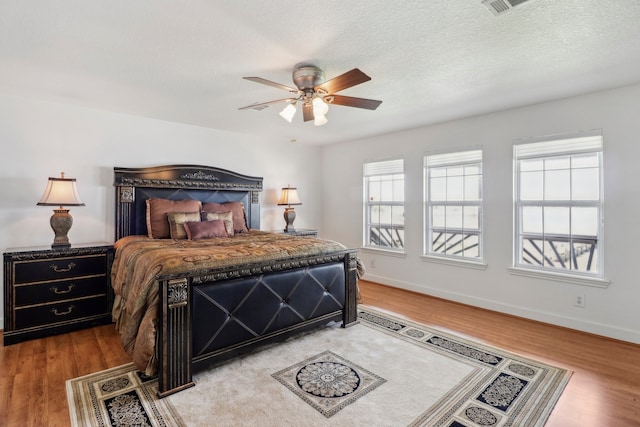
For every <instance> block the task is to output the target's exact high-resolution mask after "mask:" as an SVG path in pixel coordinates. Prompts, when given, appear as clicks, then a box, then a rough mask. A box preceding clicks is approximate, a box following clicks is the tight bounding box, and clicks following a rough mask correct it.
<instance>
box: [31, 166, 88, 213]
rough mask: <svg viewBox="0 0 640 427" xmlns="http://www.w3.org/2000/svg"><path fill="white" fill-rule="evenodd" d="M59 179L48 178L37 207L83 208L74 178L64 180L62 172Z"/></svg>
mask: <svg viewBox="0 0 640 427" xmlns="http://www.w3.org/2000/svg"><path fill="white" fill-rule="evenodd" d="M61 175H62V176H61V177H60V178H49V182H48V183H47V188H46V189H45V190H44V194H43V195H42V197H41V198H40V201H39V202H38V206H61V207H62V206H84V203H82V200H80V196H79V195H78V189H77V188H76V179H75V178H65V177H64V172H63V173H62V174H61Z"/></svg>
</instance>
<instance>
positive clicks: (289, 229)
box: [284, 207, 296, 233]
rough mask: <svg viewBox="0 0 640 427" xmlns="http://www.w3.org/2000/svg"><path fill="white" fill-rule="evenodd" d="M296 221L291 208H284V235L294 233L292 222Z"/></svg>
mask: <svg viewBox="0 0 640 427" xmlns="http://www.w3.org/2000/svg"><path fill="white" fill-rule="evenodd" d="M295 219H296V211H294V210H293V208H292V207H288V208H284V220H285V222H286V223H287V225H286V226H285V227H284V232H285V233H295V231H296V229H295V228H293V221H294V220H295Z"/></svg>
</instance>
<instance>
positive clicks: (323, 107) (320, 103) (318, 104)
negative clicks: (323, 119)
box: [312, 97, 329, 116]
mask: <svg viewBox="0 0 640 427" xmlns="http://www.w3.org/2000/svg"><path fill="white" fill-rule="evenodd" d="M312 104H313V115H314V116H324V115H325V114H327V112H328V111H329V106H328V105H327V103H326V102H324V100H323V99H322V98H320V97H315V98H313V101H312Z"/></svg>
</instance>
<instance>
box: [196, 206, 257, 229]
mask: <svg viewBox="0 0 640 427" xmlns="http://www.w3.org/2000/svg"><path fill="white" fill-rule="evenodd" d="M202 211H203V212H229V211H231V212H232V213H233V230H234V232H235V233H246V232H248V231H249V228H248V227H247V218H246V217H245V215H244V205H243V204H242V202H226V203H222V204H220V203H205V204H204V205H203V206H202Z"/></svg>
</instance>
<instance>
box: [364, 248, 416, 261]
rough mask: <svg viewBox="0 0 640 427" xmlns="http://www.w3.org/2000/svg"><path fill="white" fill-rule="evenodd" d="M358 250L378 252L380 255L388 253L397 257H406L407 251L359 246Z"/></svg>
mask: <svg viewBox="0 0 640 427" xmlns="http://www.w3.org/2000/svg"><path fill="white" fill-rule="evenodd" d="M360 250H361V251H362V252H369V253H372V254H380V255H389V256H394V257H397V258H406V257H407V253H406V252H404V251H392V250H389V249H380V248H367V247H362V248H360Z"/></svg>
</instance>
